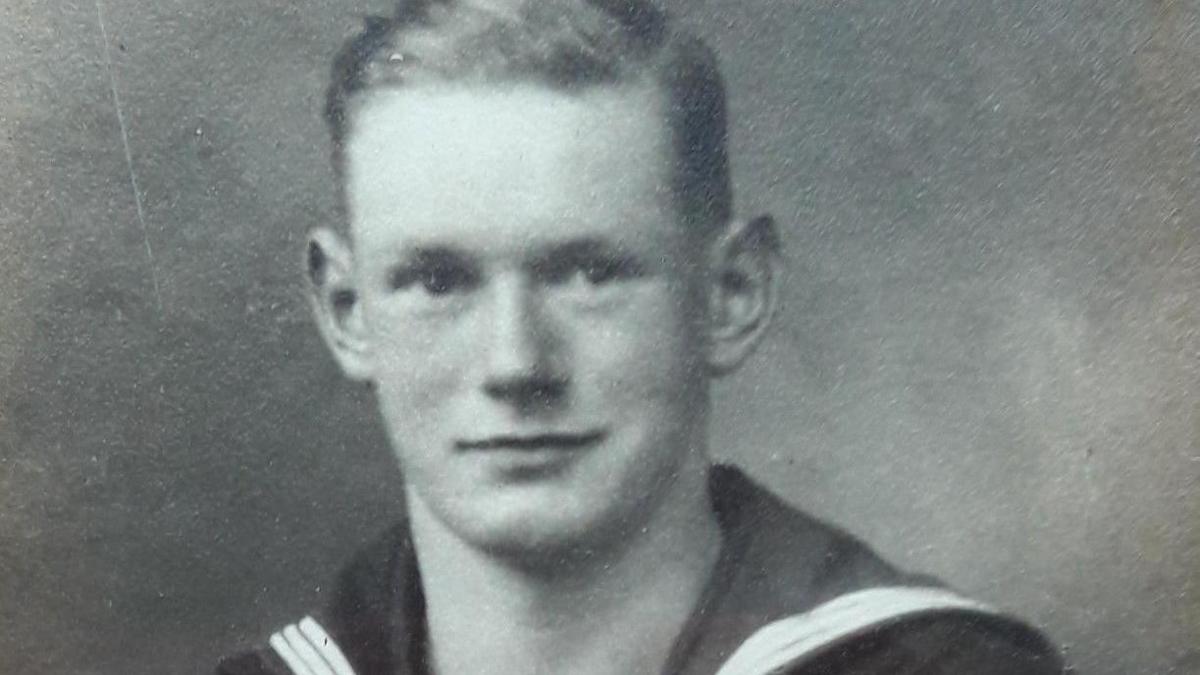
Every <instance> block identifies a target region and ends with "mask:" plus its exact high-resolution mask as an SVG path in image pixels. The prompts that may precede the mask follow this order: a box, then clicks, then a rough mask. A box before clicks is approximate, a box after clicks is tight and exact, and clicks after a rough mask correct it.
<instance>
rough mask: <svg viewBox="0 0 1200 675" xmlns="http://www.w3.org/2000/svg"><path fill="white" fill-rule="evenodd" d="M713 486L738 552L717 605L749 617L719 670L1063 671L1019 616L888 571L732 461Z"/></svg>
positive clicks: (930, 674)
mask: <svg viewBox="0 0 1200 675" xmlns="http://www.w3.org/2000/svg"><path fill="white" fill-rule="evenodd" d="M713 490H714V500H715V502H716V503H717V505H718V510H720V509H722V508H723V509H724V510H725V514H724V516H723V517H724V518H725V520H726V523H727V525H726V529H727V531H728V532H729V533H730V536H731V537H733V538H734V539H736V540H737V541H738V542H739V548H740V549H741V552H740V555H741V558H742V559H741V561H740V562H739V564H738V566H737V567H738V572H737V573H736V575H735V576H734V579H733V582H732V584H731V587H730V589H729V592H728V594H729V597H728V598H727V600H726V603H725V605H726V608H727V611H729V610H730V609H732V610H733V611H734V612H736V614H737V615H738V616H742V617H745V616H749V615H755V616H757V617H758V619H757V625H755V626H754V627H753V629H752V630H747V631H744V632H742V637H741V638H740V639H739V640H738V642H737V646H736V648H735V649H733V650H732V654H733V655H732V656H730V657H728V659H727V660H726V661H725V662H724V665H723V666H722V667H721V669H720V670H719V673H720V675H761V674H762V673H767V672H790V673H796V674H800V673H823V674H828V673H851V672H853V673H856V674H857V673H862V674H864V675H867V674H872V673H879V674H883V673H888V674H889V675H939V674H942V673H947V674H949V673H958V674H975V675H992V674H993V673H994V674H996V675H999V674H1000V673H1031V674H1034V675H1041V674H1043V673H1045V674H1049V673H1059V672H1062V664H1061V662H1060V660H1059V658H1058V656H1057V652H1056V650H1055V649H1054V648H1053V647H1052V645H1050V644H1049V642H1048V641H1047V640H1046V639H1045V637H1044V636H1043V635H1042V634H1041V633H1040V632H1038V631H1037V630H1035V629H1034V628H1032V627H1030V626H1029V625H1027V624H1026V623H1024V622H1022V621H1020V620H1018V619H1016V618H1013V617H1011V616H1009V615H1006V614H1004V613H1002V612H1000V611H997V610H995V609H993V608H991V607H988V606H987V605H985V604H983V603H980V602H977V601H974V600H972V599H969V598H966V597H963V596H961V595H959V594H957V593H955V592H953V591H951V590H949V589H946V588H945V587H944V586H943V585H942V584H941V583H940V582H938V581H937V580H936V579H933V578H931V577H927V576H921V575H913V574H908V573H905V572H903V571H901V570H899V569H897V568H896V567H894V566H892V565H890V564H889V563H887V562H886V561H884V560H883V559H882V558H881V557H880V556H878V555H877V554H876V553H875V552H874V551H872V550H871V548H870V547H869V546H867V545H866V544H865V543H863V542H862V541H860V540H858V539H857V538H855V537H853V536H852V535H850V534H848V533H846V532H844V531H842V530H841V529H840V528H837V527H836V526H833V525H830V524H828V523H825V522H822V521H820V520H818V519H816V518H813V517H811V516H809V515H807V514H805V513H803V512H802V511H800V510H799V509H796V508H794V507H792V506H790V505H788V504H787V503H786V502H784V501H783V500H781V499H780V498H778V497H777V496H775V495H773V494H771V493H770V492H769V491H767V490H766V489H764V488H762V487H761V486H758V485H757V484H755V483H754V482H753V481H751V480H750V479H749V478H747V477H746V476H745V475H744V474H741V473H740V472H739V471H737V470H736V469H732V468H729V467H718V468H717V469H716V470H715V472H714V483H713ZM719 490H720V491H723V492H724V494H723V495H722V494H718V491H719Z"/></svg>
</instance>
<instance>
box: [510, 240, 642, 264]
mask: <svg viewBox="0 0 1200 675" xmlns="http://www.w3.org/2000/svg"><path fill="white" fill-rule="evenodd" d="M604 256H610V257H611V256H616V257H621V258H633V257H635V256H634V254H633V253H632V252H631V251H629V250H628V249H627V248H625V247H624V246H621V245H620V244H618V243H615V242H612V241H609V240H607V239H599V238H596V237H584V238H581V239H572V240H570V241H565V242H561V243H555V244H551V245H549V246H547V247H546V248H545V249H543V250H542V251H541V252H540V253H538V255H536V256H534V258H533V260H532V261H531V266H532V267H533V268H534V269H541V268H544V267H547V266H553V265H556V264H563V263H570V262H578V261H586V260H591V259H594V258H597V257H604Z"/></svg>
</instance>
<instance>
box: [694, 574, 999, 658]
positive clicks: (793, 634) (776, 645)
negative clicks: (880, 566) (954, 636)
mask: <svg viewBox="0 0 1200 675" xmlns="http://www.w3.org/2000/svg"><path fill="white" fill-rule="evenodd" d="M943 611H969V612H978V613H981V614H987V615H990V616H995V615H997V614H998V612H997V611H996V610H994V609H992V608H990V607H988V606H987V605H984V604H981V603H978V602H975V601H974V600H969V599H967V598H964V597H962V596H960V595H957V594H955V593H952V592H950V591H947V590H945V589H942V588H922V587H906V586H880V587H876V588H867V589H864V590H861V591H855V592H853V593H847V594H845V595H841V596H838V597H836V598H834V599H833V600H830V601H828V602H825V603H824V604H821V605H818V606H817V607H814V608H813V609H810V610H808V611H807V612H804V613H802V614H795V615H792V616H789V617H785V618H783V619H779V620H778V621H774V622H771V623H769V624H767V625H766V626H764V627H762V628H760V629H759V630H758V631H756V632H755V633H754V634H753V635H751V636H750V637H749V638H748V639H747V640H746V641H745V642H743V643H742V645H741V646H740V647H738V648H737V650H736V651H734V653H733V656H730V657H729V659H728V660H726V661H725V663H724V665H722V666H721V669H720V670H718V671H717V675H767V674H768V673H778V672H782V669H784V668H789V667H795V666H798V665H800V664H801V662H803V661H804V660H805V659H808V658H811V657H812V656H814V655H816V654H817V653H818V652H823V651H824V650H826V649H828V648H829V647H832V646H834V645H836V644H839V643H841V642H844V641H846V640H848V639H851V638H854V637H857V636H859V635H863V634H864V633H867V632H869V631H871V630H872V629H876V628H880V627H882V626H884V625H886V624H889V623H894V622H895V621H897V620H899V619H902V618H907V617H911V616H914V615H917V614H927V613H931V612H943Z"/></svg>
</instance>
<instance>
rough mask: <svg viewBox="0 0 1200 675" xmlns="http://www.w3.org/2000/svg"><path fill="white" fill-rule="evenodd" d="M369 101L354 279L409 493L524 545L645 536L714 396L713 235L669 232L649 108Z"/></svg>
mask: <svg viewBox="0 0 1200 675" xmlns="http://www.w3.org/2000/svg"><path fill="white" fill-rule="evenodd" d="M369 96H370V98H369V99H367V100H366V101H365V102H364V104H363V105H362V107H361V108H360V109H359V110H358V111H357V112H356V117H355V131H354V134H353V137H352V139H351V141H350V144H349V146H348V148H347V198H348V204H349V207H350V213H351V229H352V237H353V246H354V261H355V271H354V278H355V286H356V290H357V293H358V302H359V303H360V306H359V307H358V310H359V311H360V312H361V320H362V322H363V335H364V336H365V345H366V351H367V353H368V355H369V356H368V360H369V362H370V364H371V365H370V369H371V375H370V378H371V379H372V380H373V381H374V382H375V384H376V386H377V393H378V397H379V405H380V408H381V410H382V413H383V418H384V422H385V424H386V427H387V430H388V432H389V434H390V436H391V439H392V443H393V446H394V448H395V451H396V453H397V455H398V457H399V460H400V464H401V467H402V469H403V471H404V475H405V481H406V484H407V487H408V491H409V498H410V500H413V501H414V504H415V507H416V508H421V509H423V510H424V511H425V512H427V513H430V514H432V515H433V516H434V517H436V518H437V519H438V520H439V521H440V522H441V523H442V524H444V525H445V526H446V527H448V528H449V529H450V530H451V531H452V532H453V533H454V534H455V535H457V536H458V537H460V538H461V539H463V540H465V541H467V542H468V543H470V544H472V545H475V546H479V547H483V548H486V549H489V550H493V551H499V552H508V553H514V554H520V553H532V552H537V551H542V550H551V549H556V548H561V547H564V546H579V545H583V546H590V545H593V544H597V545H598V544H599V541H600V540H601V539H606V538H608V539H611V538H613V537H620V536H623V535H624V534H627V533H628V532H630V531H631V530H632V529H633V528H636V527H641V525H642V524H643V523H644V521H645V520H647V519H648V518H649V514H650V513H651V512H653V509H654V506H655V505H656V504H657V503H658V502H657V500H659V499H660V498H661V497H662V494H663V493H665V492H667V491H669V490H670V489H671V485H672V481H671V477H672V476H673V475H674V474H675V473H676V472H677V470H679V468H680V467H682V466H683V465H684V463H685V462H695V461H697V460H698V458H699V457H700V453H702V448H703V439H704V433H705V429H704V428H703V427H704V420H705V418H706V405H707V394H706V386H707V385H706V376H705V375H704V373H705V370H704V367H703V365H702V363H703V357H702V343H703V332H702V329H701V328H702V324H701V322H702V321H703V317H704V312H703V308H704V294H703V290H702V289H703V287H704V282H703V277H704V274H705V272H704V269H703V267H702V266H701V265H697V264H696V263H697V261H701V260H704V259H705V258H704V256H703V255H702V254H701V251H702V250H703V249H702V246H703V242H702V241H701V237H698V236H696V235H695V234H688V233H687V231H686V229H685V228H684V227H682V226H680V225H679V224H678V222H677V214H676V209H675V206H674V203H673V198H672V193H671V191H670V189H669V186H670V168H669V158H670V157H671V155H670V152H671V150H670V144H669V136H668V134H667V130H666V126H665V124H664V122H663V115H662V114H661V102H660V98H659V95H658V94H657V92H655V91H654V90H652V89H650V88H637V87H628V88H619V89H618V88H607V89H604V88H601V89H596V90H593V91H590V92H584V93H580V94H564V93H558V92H553V91H550V90H547V89H542V88H537V87H533V86H528V87H520V86H510V87H506V88H496V89H490V88H461V87H460V88H445V89H434V88H417V89H412V90H404V91H378V92H374V93H372V94H370V95H369Z"/></svg>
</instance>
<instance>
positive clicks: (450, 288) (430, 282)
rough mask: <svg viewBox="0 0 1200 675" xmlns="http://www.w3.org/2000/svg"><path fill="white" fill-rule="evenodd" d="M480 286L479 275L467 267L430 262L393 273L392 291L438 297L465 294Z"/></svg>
mask: <svg viewBox="0 0 1200 675" xmlns="http://www.w3.org/2000/svg"><path fill="white" fill-rule="evenodd" d="M478 285H479V275H478V274H477V273H476V272H475V270H473V269H471V268H470V267H468V266H467V265H464V264H462V263H459V262H455V261H446V260H443V261H428V262H424V263H419V264H415V265H412V266H410V267H405V268H402V269H398V270H396V271H395V272H393V273H392V278H391V286H392V290H396V291H407V290H416V289H417V288H418V287H420V289H421V290H422V291H424V292H425V293H426V294H428V295H430V296H433V297H438V296H445V295H450V294H453V293H465V292H467V291H470V290H472V289H474V288H475V287H477V286H478Z"/></svg>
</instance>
